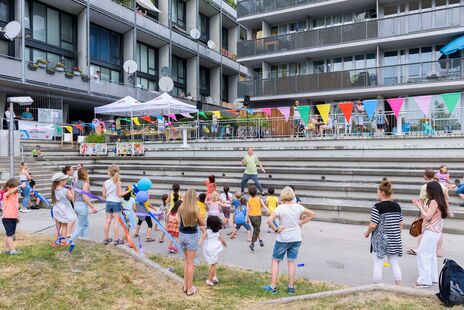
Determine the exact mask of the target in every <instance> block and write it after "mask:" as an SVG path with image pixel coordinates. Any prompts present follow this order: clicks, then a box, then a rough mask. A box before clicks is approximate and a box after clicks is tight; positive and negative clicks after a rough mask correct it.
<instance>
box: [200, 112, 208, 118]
mask: <svg viewBox="0 0 464 310" xmlns="http://www.w3.org/2000/svg"><path fill="white" fill-rule="evenodd" d="M198 115H200V116H203V118H208V117H207V116H206V113H205V112H198Z"/></svg>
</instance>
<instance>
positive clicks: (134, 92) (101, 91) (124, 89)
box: [89, 79, 159, 101]
mask: <svg viewBox="0 0 464 310" xmlns="http://www.w3.org/2000/svg"><path fill="white" fill-rule="evenodd" d="M89 91H90V93H91V94H92V95H97V96H103V97H110V98H114V99H120V98H123V97H125V96H132V97H133V98H135V99H137V100H139V101H147V100H151V99H154V98H155V97H156V96H157V95H159V93H157V92H152V91H148V90H145V89H141V88H138V87H135V86H134V85H131V84H121V83H112V82H109V81H103V80H95V79H92V80H90V88H89Z"/></svg>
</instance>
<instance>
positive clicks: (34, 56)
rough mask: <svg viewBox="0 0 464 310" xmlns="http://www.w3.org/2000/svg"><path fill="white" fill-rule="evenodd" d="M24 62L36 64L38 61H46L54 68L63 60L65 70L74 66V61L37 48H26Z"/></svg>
mask: <svg viewBox="0 0 464 310" xmlns="http://www.w3.org/2000/svg"><path fill="white" fill-rule="evenodd" d="M25 52H26V57H25V58H26V60H27V61H32V62H36V61H37V60H39V59H46V60H48V62H49V65H50V66H55V65H56V64H57V63H58V62H60V60H64V65H65V67H66V68H71V67H73V66H74V65H75V63H74V59H72V58H68V57H63V56H61V55H58V54H55V53H51V52H47V51H44V50H41V49H37V48H30V47H26V50H25Z"/></svg>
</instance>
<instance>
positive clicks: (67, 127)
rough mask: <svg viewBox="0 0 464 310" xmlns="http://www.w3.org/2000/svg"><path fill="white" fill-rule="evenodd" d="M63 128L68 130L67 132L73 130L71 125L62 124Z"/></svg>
mask: <svg viewBox="0 0 464 310" xmlns="http://www.w3.org/2000/svg"><path fill="white" fill-rule="evenodd" d="M63 128H64V129H66V130H67V131H69V133H72V132H73V128H72V126H63Z"/></svg>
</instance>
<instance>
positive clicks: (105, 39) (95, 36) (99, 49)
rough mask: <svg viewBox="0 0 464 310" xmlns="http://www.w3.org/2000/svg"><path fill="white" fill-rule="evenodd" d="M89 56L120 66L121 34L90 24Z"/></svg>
mask: <svg viewBox="0 0 464 310" xmlns="http://www.w3.org/2000/svg"><path fill="white" fill-rule="evenodd" d="M90 57H91V59H92V60H98V61H101V62H105V63H108V64H112V65H115V66H120V65H121V63H122V59H121V35H120V34H119V33H116V32H113V31H110V30H107V29H105V28H103V27H100V26H97V25H95V24H91V25H90Z"/></svg>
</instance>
